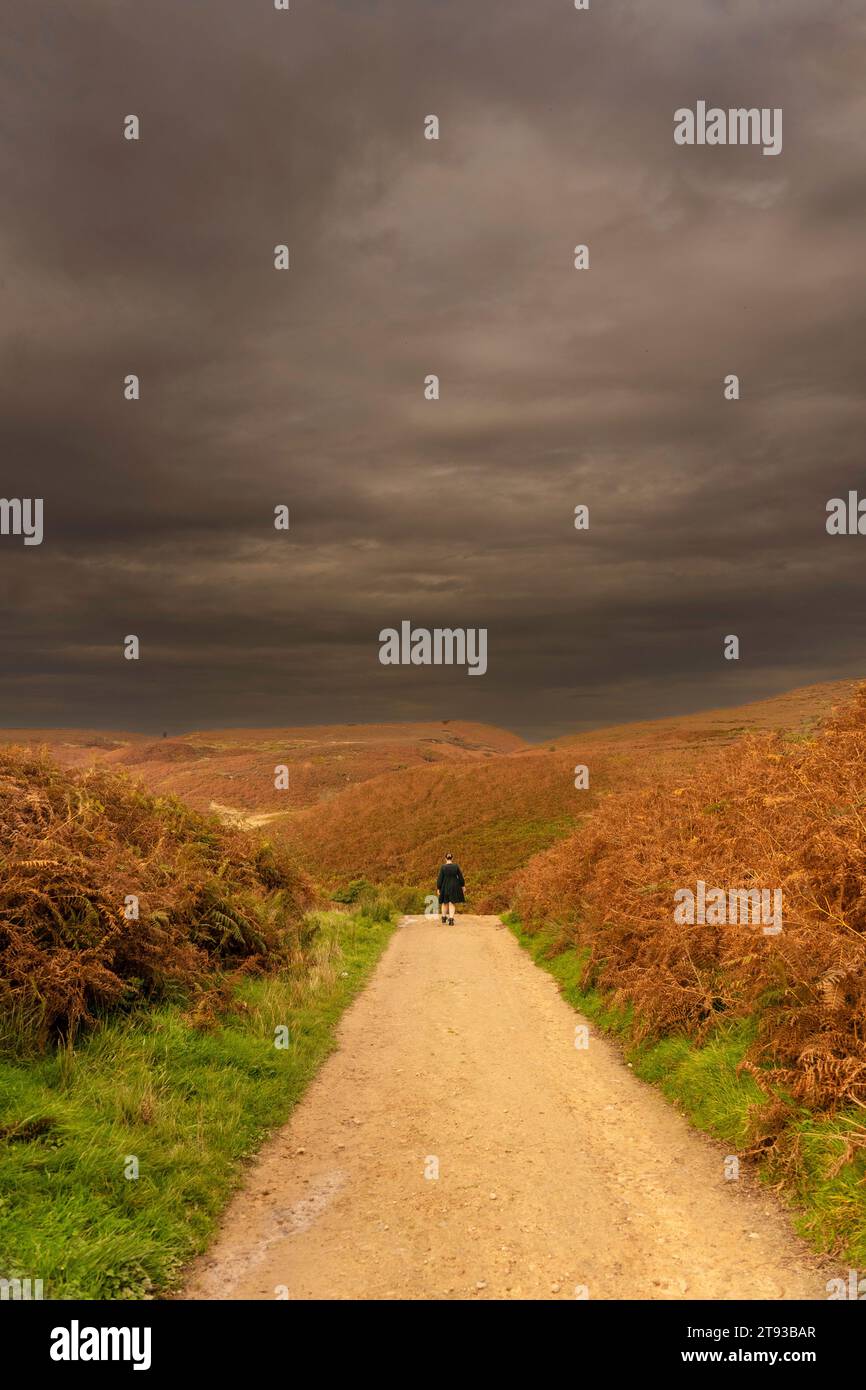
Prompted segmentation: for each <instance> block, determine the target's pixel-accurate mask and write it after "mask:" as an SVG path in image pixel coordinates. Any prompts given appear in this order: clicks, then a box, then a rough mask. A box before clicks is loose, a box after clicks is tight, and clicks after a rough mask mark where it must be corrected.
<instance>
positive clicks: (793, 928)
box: [514, 686, 866, 1142]
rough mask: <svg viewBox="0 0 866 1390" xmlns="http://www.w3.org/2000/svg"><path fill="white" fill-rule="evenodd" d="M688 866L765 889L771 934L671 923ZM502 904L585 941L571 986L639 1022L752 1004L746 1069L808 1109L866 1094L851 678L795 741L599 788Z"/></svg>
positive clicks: (859, 807) (857, 726)
mask: <svg viewBox="0 0 866 1390" xmlns="http://www.w3.org/2000/svg"><path fill="white" fill-rule="evenodd" d="M699 879H701V880H703V881H704V882H705V883H706V884H707V885H708V887H719V888H722V889H724V890H725V891H726V892H728V891H729V890H731V889H735V888H757V889H762V888H767V889H770V890H775V889H776V888H779V889H781V891H782V902H783V930H782V932H781V934H779V935H765V934H764V933H763V931H762V926H761V925H760V924H757V925H754V924H751V923H748V924H740V923H738V922H735V923H732V924H730V923H728V924H725V925H716V924H713V925H709V924H704V925H701V924H695V925H688V924H678V923H677V922H676V921H675V919H674V906H675V900H674V893H675V892H676V891H678V890H680V889H684V888H689V889H691V890H693V891H694V890H695V889H696V885H697V881H698V880H699ZM514 905H515V907H516V909H517V911H518V912H519V913H520V915H521V917H522V918H523V920H524V922H525V923H526V924H527V925H528V926H529V927H530V928H532V926H533V925H534V924H536V923H537V924H540V923H542V922H545V923H549V922H558V923H560V924H561V926H562V929H563V930H562V938H561V941H562V945H563V946H567V945H569V944H573V945H577V946H579V947H582V948H586V949H587V951H588V964H587V967H586V972H585V976H584V982H585V983H586V984H590V983H592V984H597V985H599V986H601V987H602V988H603V989H605V990H608V991H612V992H613V994H614V998H615V1001H616V1002H618V1003H619V1004H621V1005H627V1004H631V1005H634V1006H635V1018H636V1020H638V1025H637V1026H638V1028H639V1030H642V1031H643V1033H644V1034H645V1035H652V1036H663V1035H665V1034H667V1033H670V1032H686V1033H690V1034H692V1035H694V1036H697V1037H700V1036H702V1035H703V1034H704V1033H705V1032H706V1031H707V1030H708V1029H709V1028H710V1026H711V1025H712V1024H713V1023H714V1022H718V1021H719V1019H720V1018H722V1017H723V1018H726V1019H742V1018H747V1017H748V1018H753V1019H755V1020H756V1027H757V1037H756V1040H755V1042H754V1045H753V1046H752V1047H751V1049H750V1051H749V1054H748V1057H747V1062H746V1065H747V1066H748V1067H749V1068H751V1069H753V1070H754V1071H755V1074H756V1075H757V1076H758V1077H759V1079H760V1080H761V1081H762V1082H763V1083H768V1084H773V1083H774V1084H777V1085H779V1086H781V1087H783V1088H784V1089H785V1091H787V1092H788V1093H789V1094H790V1096H791V1097H792V1098H793V1099H794V1101H796V1102H799V1103H801V1104H805V1105H808V1106H809V1107H810V1108H811V1109H832V1108H833V1107H834V1106H836V1105H837V1104H839V1103H840V1102H842V1101H853V1102H856V1103H858V1104H860V1103H864V1102H866V686H863V687H861V689H860V691H859V693H858V695H857V696H856V698H855V699H854V700H851V701H849V702H848V703H847V705H845V706H844V707H843V708H842V710H841V711H840V712H839V713H838V715H837V716H836V717H834V718H833V719H831V720H830V721H829V722H828V723H827V724H826V725H825V726H824V727H823V728H822V729H821V730H820V731H818V732H817V733H816V734H815V735H814V736H812V737H804V736H803V735H798V734H795V733H792V732H791V731H787V732H783V733H763V734H758V735H753V736H750V737H748V738H746V739H743V740H741V741H740V742H739V743H737V744H736V746H734V747H727V748H725V749H724V750H720V751H718V752H716V753H714V754H707V755H705V756H704V758H703V760H702V761H701V764H700V766H699V767H697V768H696V769H695V770H694V771H693V772H692V773H691V774H690V775H689V776H688V777H687V778H686V779H685V780H684V781H683V783H682V785H679V786H671V785H670V784H669V783H656V784H653V785H650V786H648V787H643V788H638V789H634V790H627V791H620V792H615V793H613V794H611V795H610V796H608V797H605V798H603V799H602V800H601V801H600V802H599V804H598V807H597V809H596V810H595V812H594V814H593V816H592V817H591V819H590V820H589V821H588V822H587V823H586V824H585V825H584V826H583V827H581V829H579V830H578V831H577V832H576V833H575V834H573V835H570V836H568V837H567V838H565V839H563V840H562V841H560V842H559V843H558V844H556V845H555V846H553V847H552V848H551V849H549V850H548V851H547V852H546V853H543V854H541V855H539V856H537V857H536V858H535V859H533V860H532V862H531V863H530V864H529V865H528V866H527V867H526V869H525V870H524V871H523V872H522V873H521V874H520V875H518V876H517V879H516V882H515V892H514ZM777 1118H778V1116H777ZM765 1120H766V1124H767V1125H768V1130H767V1133H768V1134H770V1133H772V1132H774V1124H775V1121H774V1120H773V1118H772V1115H771V1117H770V1118H766V1117H765ZM858 1142H861V1141H858Z"/></svg>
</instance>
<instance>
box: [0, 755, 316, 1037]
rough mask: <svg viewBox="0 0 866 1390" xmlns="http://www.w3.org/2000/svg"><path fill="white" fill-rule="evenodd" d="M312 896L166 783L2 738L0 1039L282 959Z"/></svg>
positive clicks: (275, 859)
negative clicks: (172, 793)
mask: <svg viewBox="0 0 866 1390" xmlns="http://www.w3.org/2000/svg"><path fill="white" fill-rule="evenodd" d="M132 896H134V897H136V898H137V899H138V913H139V915H138V918H137V920H136V919H135V918H134V917H130V916H129V915H128V911H129V910H131V909H130V905H129V904H128V900H129V898H130V897H132ZM311 898H312V892H311V886H310V883H309V881H308V880H307V879H306V877H305V876H304V875H303V874H301V873H300V872H299V871H298V870H297V869H296V868H295V867H294V866H293V865H292V864H291V863H290V861H289V860H288V858H287V857H286V856H285V855H284V854H283V853H282V852H278V851H276V850H274V849H273V847H271V846H269V845H262V844H257V843H256V842H254V841H253V840H251V839H250V838H248V837H247V836H245V835H244V834H243V833H242V832H239V831H235V830H229V829H226V828H225V827H223V826H221V825H220V824H219V823H218V822H217V821H216V820H215V819H213V818H210V817H205V816H202V815H200V814H199V813H197V812H195V811H191V810H189V809H188V808H186V807H185V806H183V805H182V804H181V803H180V802H179V801H177V800H176V799H175V798H173V797H161V796H153V795H151V794H150V793H148V792H145V791H144V790H142V789H141V788H140V787H138V786H137V785H136V784H135V783H133V782H131V781H130V780H129V779H128V778H127V777H126V776H125V775H124V774H122V773H119V772H116V771H111V770H106V769H104V768H98V769H97V770H95V771H91V772H74V771H70V770H67V769H61V768H60V767H58V766H57V764H56V763H54V762H53V761H51V759H49V758H48V757H47V756H44V755H42V754H39V753H34V752H32V751H30V750H21V749H15V748H3V749H0V1045H3V1046H6V1047H9V1046H15V1045H26V1044H27V1043H28V1042H29V1043H32V1044H36V1045H40V1046H42V1045H44V1044H45V1043H46V1042H47V1041H48V1040H49V1039H50V1038H63V1039H65V1040H67V1041H70V1040H71V1039H72V1038H73V1037H74V1036H75V1033H76V1031H77V1030H78V1028H80V1027H81V1026H83V1025H86V1024H89V1023H92V1022H93V1021H94V1019H95V1018H96V1016H97V1015H98V1014H99V1013H100V1012H102V1011H104V1010H107V1009H116V1008H128V1007H130V1006H131V1005H133V1004H135V1003H136V1002H138V1001H141V1000H152V999H158V998H163V997H167V996H170V995H172V994H174V993H177V992H181V993H182V992H185V991H187V990H188V989H189V988H190V987H191V986H192V985H194V984H195V983H196V982H198V981H200V980H201V979H202V978H203V977H205V976H207V975H208V974H210V973H212V972H214V971H219V970H221V969H227V968H234V967H237V966H238V965H239V964H240V963H241V962H244V961H246V960H249V959H253V958H254V959H256V960H258V961H259V962H261V963H263V964H264V963H270V964H273V963H276V962H277V961H284V960H288V959H290V958H291V955H292V952H293V950H294V951H297V950H298V949H299V947H298V934H299V932H300V930H301V918H302V915H303V912H304V911H305V909H306V908H307V906H308V905H309V903H310V901H311Z"/></svg>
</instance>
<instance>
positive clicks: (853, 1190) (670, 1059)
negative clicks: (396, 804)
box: [502, 913, 866, 1270]
mask: <svg viewBox="0 0 866 1390" xmlns="http://www.w3.org/2000/svg"><path fill="white" fill-rule="evenodd" d="M502 920H503V921H504V922H505V923H506V924H507V926H509V927H510V928H511V930H512V931H513V932H514V935H515V936H516V937H517V940H518V941H519V942H520V944H521V946H523V947H524V949H525V950H527V951H528V952H529V954H530V955H531V956H532V959H533V960H534V961H535V962H536V964H537V965H539V966H541V968H542V969H544V970H547V971H548V972H549V973H550V974H551V975H552V976H553V977H554V979H555V980H556V981H557V982H558V984H559V987H560V990H561V992H562V994H563V995H564V997H565V998H566V999H567V1000H568V1002H569V1003H570V1004H571V1005H572V1007H573V1008H575V1009H577V1010H579V1011H580V1012H581V1013H582V1014H585V1015H586V1017H587V1018H589V1019H591V1020H592V1022H593V1023H595V1024H596V1025H597V1027H598V1028H599V1029H601V1030H602V1031H603V1032H606V1033H610V1034H612V1035H614V1036H615V1037H616V1038H617V1039H618V1041H619V1042H620V1045H621V1046H622V1048H623V1052H624V1056H625V1060H626V1061H627V1062H629V1063H630V1064H631V1066H632V1068H633V1070H634V1073H635V1075H636V1076H639V1077H640V1078H641V1080H643V1081H647V1082H650V1083H651V1084H653V1085H656V1086H658V1087H659V1089H660V1090H661V1091H662V1092H663V1094H664V1095H665V1096H666V1097H667V1099H668V1100H670V1101H672V1102H673V1103H674V1104H676V1105H677V1106H678V1107H679V1108H680V1109H681V1110H682V1111H683V1112H684V1113H685V1114H686V1116H687V1117H688V1119H689V1120H690V1121H691V1122H692V1124H694V1125H695V1126H696V1127H697V1128H698V1129H702V1130H704V1131H705V1132H706V1133H708V1134H712V1135H713V1136H714V1137H715V1138H717V1139H721V1140H723V1141H724V1142H725V1143H726V1144H728V1145H729V1146H730V1151H731V1153H736V1152H737V1151H738V1150H739V1149H742V1148H744V1147H745V1146H746V1145H747V1142H748V1136H749V1132H750V1129H751V1127H752V1124H753V1121H754V1117H755V1111H756V1108H757V1107H760V1106H761V1105H762V1104H763V1103H764V1102H765V1101H766V1100H767V1099H768V1097H769V1096H770V1090H769V1087H768V1088H766V1089H764V1088H762V1087H761V1086H759V1085H758V1083H757V1081H756V1080H755V1078H754V1077H753V1076H751V1075H749V1074H748V1073H747V1072H742V1073H741V1074H740V1075H738V1074H737V1067H738V1066H739V1064H740V1062H741V1061H742V1060H743V1057H744V1056H745V1053H746V1050H747V1048H748V1047H749V1044H750V1043H751V1042H752V1040H753V1038H754V1035H755V1029H756V1026H757V1020H756V1019H746V1020H740V1021H738V1022H736V1023H733V1024H731V1023H723V1022H720V1023H719V1024H717V1025H716V1027H715V1028H714V1030H713V1031H712V1032H711V1033H710V1035H709V1036H708V1037H707V1038H706V1040H704V1041H703V1042H701V1043H698V1042H696V1041H695V1040H694V1039H693V1038H688V1037H686V1036H684V1035H679V1034H677V1035H673V1036H670V1037H666V1038H662V1039H661V1040H651V1041H641V1042H638V1041H636V1040H635V1029H634V1023H635V1020H634V1017H633V1013H632V1010H631V1009H630V1008H629V1009H621V1008H616V1007H614V1005H613V1004H612V1003H611V1002H610V1000H609V999H608V998H606V997H605V995H604V994H603V993H602V992H600V991H599V990H597V989H592V988H590V989H584V988H583V987H582V986H581V982H580V981H581V976H582V974H583V970H584V966H585V963H586V952H585V951H582V950H580V949H579V948H575V947H571V946H569V947H567V948H566V949H565V950H561V949H560V946H561V931H560V929H559V928H555V927H548V928H546V929H543V930H541V931H539V932H537V933H530V932H527V931H526V930H525V929H524V928H523V926H522V924H521V922H520V919H519V918H518V917H517V916H516V914H514V913H507V914H505V916H504V917H503V919H502ZM863 1123H864V1115H863V1111H861V1110H858V1109H856V1108H853V1109H851V1110H848V1111H840V1112H839V1113H838V1114H837V1115H834V1116H832V1117H830V1118H828V1117H827V1116H819V1115H815V1114H812V1113H810V1112H809V1111H808V1110H806V1109H805V1108H804V1107H796V1106H793V1105H792V1106H791V1114H790V1120H789V1121H788V1124H787V1125H786V1127H785V1129H784V1131H783V1133H782V1136H781V1139H780V1141H779V1143H778V1144H777V1146H776V1150H775V1152H774V1153H772V1154H770V1155H768V1157H767V1158H766V1159H764V1160H763V1161H762V1162H760V1163H759V1165H758V1172H759V1175H760V1177H761V1178H762V1179H763V1180H764V1181H766V1182H768V1183H773V1184H778V1185H780V1186H782V1187H783V1188H784V1190H785V1191H786V1193H787V1194H788V1196H789V1197H790V1198H791V1200H792V1202H793V1203H794V1206H795V1208H796V1210H795V1217H794V1221H795V1225H796V1228H797V1229H798V1230H799V1232H800V1234H801V1235H803V1236H804V1237H805V1238H806V1239H807V1240H808V1241H809V1243H810V1244H811V1245H812V1246H813V1248H814V1249H816V1250H819V1251H830V1252H832V1253H834V1254H836V1255H839V1256H841V1257H843V1258H845V1259H847V1260H848V1262H849V1264H850V1265H851V1267H852V1268H855V1269H861V1270H862V1269H864V1268H866V1154H864V1150H863V1149H862V1148H860V1149H857V1150H852V1148H851V1147H850V1145H849V1136H850V1135H851V1134H852V1133H855V1134H857V1133H859V1138H860V1141H861V1143H862V1139H863V1137H864V1134H863Z"/></svg>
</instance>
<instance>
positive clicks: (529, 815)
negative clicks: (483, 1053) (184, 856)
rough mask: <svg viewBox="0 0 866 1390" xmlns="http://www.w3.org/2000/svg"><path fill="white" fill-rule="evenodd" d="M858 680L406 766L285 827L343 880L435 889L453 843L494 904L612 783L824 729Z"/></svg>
mask: <svg viewBox="0 0 866 1390" xmlns="http://www.w3.org/2000/svg"><path fill="white" fill-rule="evenodd" d="M856 684H857V683H856V682H854V681H839V682H834V683H829V684H823V685H815V686H809V687H806V688H804V689H802V690H796V691H793V692H790V693H788V694H785V695H782V696H778V697H776V698H774V699H771V700H762V701H758V702H756V703H754V704H750V705H741V706H739V707H735V708H732V709H721V710H709V711H706V712H704V713H701V714H694V715H686V716H683V717H682V718H676V719H662V720H654V721H648V722H645V723H640V724H624V725H619V726H613V727H610V728H605V729H595V730H592V731H590V732H588V733H581V734H573V735H572V734H569V735H566V736H564V737H560V738H558V739H554V740H551V741H550V742H549V743H545V744H543V745H541V746H539V747H523V748H519V749H517V750H516V751H513V752H508V751H506V752H504V753H503V754H502V755H501V756H499V757H497V758H492V759H490V760H488V761H486V762H485V763H484V764H483V765H479V764H478V763H472V764H466V763H464V764H462V765H459V764H458V765H454V766H451V765H449V766H448V767H447V768H436V769H432V768H429V769H428V768H423V769H421V768H412V769H408V770H405V771H402V772H394V773H392V774H390V775H388V776H384V777H380V778H376V779H374V780H371V781H368V782H361V783H359V784H357V785H355V786H353V787H350V788H348V789H347V790H346V791H343V792H341V793H340V794H339V795H337V796H335V797H334V798H333V799H332V800H331V801H329V802H328V804H327V805H326V806H320V807H317V808H316V810H315V811H312V810H310V811H307V812H301V813H299V814H298V815H296V816H293V817H292V818H291V820H289V821H287V822H285V823H284V824H283V825H282V827H281V831H280V833H284V834H286V835H287V836H289V837H290V838H291V840H292V842H293V843H294V845H295V846H296V848H297V851H298V854H299V857H300V859H301V862H303V863H304V864H305V865H307V867H308V868H309V869H310V871H311V872H312V873H313V874H314V875H316V876H317V877H318V878H319V879H320V880H321V881H323V882H325V883H328V884H331V885H332V886H334V885H336V884H342V883H345V882H346V881H347V880H349V879H351V878H354V877H361V876H364V877H367V878H370V879H371V880H373V881H376V882H389V881H392V882H400V883H406V884H411V885H413V886H417V887H424V886H425V885H428V884H429V881H430V878H431V874H432V872H433V871H434V870H435V868H436V866H437V865H438V863H439V860H440V859H441V857H442V854H443V853H444V852H445V851H446V850H449V849H450V850H451V851H452V852H453V853H454V854H455V855H457V857H458V858H459V860H460V863H461V864H462V866H463V869H464V872H465V874H466V876H467V880H468V881H469V883H470V886H471V887H472V888H473V889H474V890H475V894H476V896H475V897H474V898H473V903H474V905H475V906H476V907H478V906H479V905H483V906H485V907H486V908H488V909H490V910H493V909H494V908H497V907H500V906H503V905H505V904H506V903H507V901H508V894H509V880H510V878H511V876H512V875H513V873H514V871H515V870H516V869H517V868H519V867H520V866H521V865H524V864H526V863H527V862H528V861H529V860H530V859H531V858H532V856H533V855H534V854H536V853H538V851H539V850H542V849H544V848H545V847H547V846H549V845H552V844H553V843H554V842H555V841H557V840H559V839H560V838H561V837H562V836H564V835H565V834H566V833H568V832H569V831H571V830H573V829H574V828H575V826H576V824H577V822H578V821H579V820H580V819H581V818H583V817H585V816H586V815H587V814H588V813H589V812H590V811H591V809H592V808H593V807H594V805H595V804H596V801H597V799H598V796H599V794H600V793H601V794H605V793H608V792H613V791H617V790H628V789H631V788H632V787H636V786H645V785H648V784H650V785H654V784H664V785H670V784H671V783H674V782H676V781H678V780H680V779H681V778H682V777H684V776H685V775H687V773H688V772H690V771H691V770H693V769H695V768H697V767H699V766H700V765H701V763H702V761H703V760H704V759H705V758H706V757H707V756H708V754H709V753H710V752H711V751H712V750H715V749H716V748H718V747H720V746H721V745H723V744H725V743H730V742H733V741H734V740H736V739H738V738H740V737H741V736H742V735H743V734H745V733H749V732H761V731H765V730H775V729H778V730H789V731H794V732H798V733H799V732H803V731H806V730H809V729H811V728H814V727H815V726H816V725H817V724H818V722H819V721H820V720H821V719H822V718H824V717H825V716H826V715H827V714H829V712H830V710H831V709H832V708H833V706H834V704H837V703H839V702H842V701H844V700H845V699H846V698H848V697H849V696H850V695H851V693H852V692H853V690H854V689H855V688H856ZM579 764H583V765H585V766H586V767H587V768H588V769H589V781H590V784H589V789H588V790H587V791H579V790H576V788H575V785H574V781H575V778H574V770H575V767H576V766H577V765H579Z"/></svg>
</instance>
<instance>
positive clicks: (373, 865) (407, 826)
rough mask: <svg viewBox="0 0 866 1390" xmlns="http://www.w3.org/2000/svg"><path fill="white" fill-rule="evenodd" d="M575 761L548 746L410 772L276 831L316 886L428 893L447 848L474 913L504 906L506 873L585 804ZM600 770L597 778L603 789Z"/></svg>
mask: <svg viewBox="0 0 866 1390" xmlns="http://www.w3.org/2000/svg"><path fill="white" fill-rule="evenodd" d="M573 768H574V758H573V756H572V755H571V754H570V753H562V752H559V753H557V752H553V751H551V750H549V749H545V750H544V751H537V750H536V751H533V752H531V753H528V752H527V753H520V754H512V755H506V756H500V757H497V758H490V759H488V760H485V761H484V762H482V763H478V762H476V763H473V764H472V765H470V766H467V765H465V764H460V763H457V764H452V763H449V764H447V765H446V766H444V767H436V768H426V767H425V768H418V767H416V768H412V769H410V770H408V771H406V772H401V773H393V774H389V775H385V776H383V777H377V778H374V779H373V780H371V781H369V782H364V783H362V784H360V785H358V786H355V787H350V788H349V789H347V790H346V791H345V792H343V793H342V794H341V795H340V796H339V797H335V798H334V799H333V800H332V801H330V802H328V803H327V804H326V805H324V806H318V807H316V808H315V809H310V810H308V811H303V812H301V813H299V814H298V815H297V816H295V817H294V818H293V819H292V821H291V822H290V823H289V824H288V825H287V826H286V828H285V833H286V835H287V836H288V837H289V838H290V839H291V842H292V844H293V845H294V846H295V847H296V849H297V853H298V855H299V857H300V859H301V861H302V862H303V863H304V864H305V865H306V866H307V867H308V868H309V869H310V872H311V873H313V874H314V875H315V876H316V877H317V878H318V879H320V880H321V881H323V882H325V883H328V884H331V885H337V884H340V883H345V882H348V881H349V880H351V879H353V878H358V877H365V878H368V879H371V880H372V881H373V882H376V883H384V884H392V883H400V884H407V885H412V886H414V887H418V888H420V889H423V890H424V891H425V892H428V893H429V892H431V891H432V889H433V886H434V884H435V879H436V872H437V870H438V867H439V864H440V863H441V862H442V859H443V857H444V855H445V853H446V851H448V850H451V851H452V852H453V853H454V854H455V856H456V857H457V858H458V860H459V861H460V863H461V865H462V866H463V870H464V873H465V875H466V882H467V895H468V900H469V901H470V902H471V904H472V910H473V911H476V912H478V911H494V910H496V909H497V908H498V907H504V906H506V905H507V901H508V895H507V885H508V880H509V878H510V875H511V874H512V873H513V872H514V870H515V869H516V868H517V867H519V866H520V865H523V864H525V863H526V862H527V860H528V859H529V858H530V857H531V856H532V855H533V854H535V853H537V852H538V851H539V850H541V849H544V848H545V847H546V846H548V845H549V844H551V843H553V842H554V841H555V840H556V839H557V838H558V837H560V836H562V835H564V834H566V833H567V832H568V831H569V830H570V829H571V828H572V827H573V826H574V825H575V823H576V820H577V817H578V815H579V814H581V813H583V812H584V811H586V810H587V809H588V807H589V806H590V804H591V800H590V794H589V793H588V792H586V791H583V792H578V791H575V789H574V773H573ZM602 780H603V779H602V772H601V768H600V766H599V767H598V768H597V777H596V782H597V783H598V784H599V785H600V784H601V783H602Z"/></svg>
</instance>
